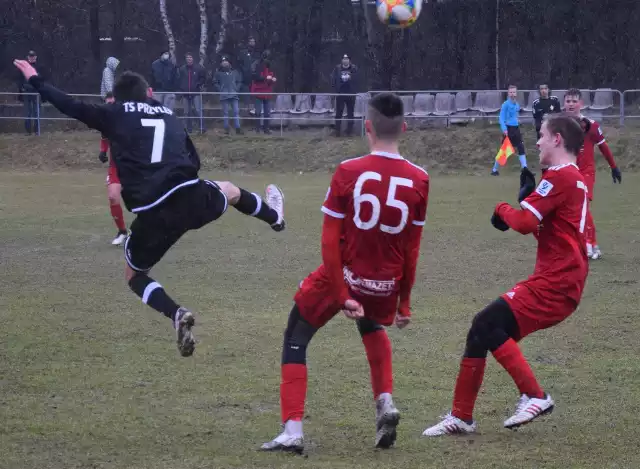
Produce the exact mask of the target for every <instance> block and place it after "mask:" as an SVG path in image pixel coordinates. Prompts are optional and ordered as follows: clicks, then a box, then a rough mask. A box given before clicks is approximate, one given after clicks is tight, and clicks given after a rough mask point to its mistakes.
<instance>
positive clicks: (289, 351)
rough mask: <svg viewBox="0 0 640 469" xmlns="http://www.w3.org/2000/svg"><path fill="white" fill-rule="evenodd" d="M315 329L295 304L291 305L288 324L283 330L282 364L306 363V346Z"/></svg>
mask: <svg viewBox="0 0 640 469" xmlns="http://www.w3.org/2000/svg"><path fill="white" fill-rule="evenodd" d="M316 331H317V329H316V328H315V327H313V326H312V325H311V324H309V323H308V322H307V321H305V320H304V319H303V318H302V317H301V316H300V311H299V310H298V307H297V306H294V307H293V310H292V311H291V314H290V315H289V324H288V325H287V328H286V330H285V331H284V344H283V347H282V364H283V365H285V364H288V363H296V364H301V365H304V364H306V363H307V346H308V345H309V342H311V339H312V338H313V336H314V334H315V333H316Z"/></svg>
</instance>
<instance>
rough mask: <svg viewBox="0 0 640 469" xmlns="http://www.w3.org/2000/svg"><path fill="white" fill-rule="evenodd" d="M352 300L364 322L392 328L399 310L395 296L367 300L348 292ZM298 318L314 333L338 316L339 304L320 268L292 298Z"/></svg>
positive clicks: (325, 275)
mask: <svg viewBox="0 0 640 469" xmlns="http://www.w3.org/2000/svg"><path fill="white" fill-rule="evenodd" d="M349 293H350V295H351V297H352V298H353V299H354V300H356V301H357V302H359V303H360V304H361V305H362V307H363V308H364V315H365V317H366V318H368V319H371V320H372V321H375V322H377V323H378V324H381V325H383V326H391V325H392V324H393V322H394V320H395V317H396V312H397V310H398V294H397V293H392V294H391V295H390V296H369V295H363V294H360V293H357V292H354V291H352V290H349ZM294 301H295V303H296V305H297V306H298V309H299V310H300V315H301V316H302V317H303V318H304V319H305V321H307V322H308V323H309V324H311V325H312V326H313V327H315V328H316V329H319V328H321V327H322V326H324V325H325V324H326V323H328V322H329V321H330V320H331V318H333V317H334V316H335V315H336V314H338V313H339V312H340V303H339V302H338V300H337V299H336V298H335V297H333V296H332V294H331V283H330V281H329V277H328V276H327V273H326V269H325V268H324V265H321V266H320V267H318V269H316V270H315V271H314V272H312V273H311V274H310V275H309V276H308V277H307V278H305V279H304V280H303V281H302V282H301V283H300V288H299V289H298V291H297V292H296V295H295V296H294Z"/></svg>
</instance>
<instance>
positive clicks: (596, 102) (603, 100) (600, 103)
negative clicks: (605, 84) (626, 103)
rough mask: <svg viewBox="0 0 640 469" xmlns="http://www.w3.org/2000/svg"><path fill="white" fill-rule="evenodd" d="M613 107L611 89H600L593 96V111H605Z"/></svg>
mask: <svg viewBox="0 0 640 469" xmlns="http://www.w3.org/2000/svg"><path fill="white" fill-rule="evenodd" d="M612 107H613V90H612V89H610V88H598V89H597V90H596V92H595V94H594V96H593V103H592V104H591V109H593V110H595V111H604V110H606V109H610V108H612Z"/></svg>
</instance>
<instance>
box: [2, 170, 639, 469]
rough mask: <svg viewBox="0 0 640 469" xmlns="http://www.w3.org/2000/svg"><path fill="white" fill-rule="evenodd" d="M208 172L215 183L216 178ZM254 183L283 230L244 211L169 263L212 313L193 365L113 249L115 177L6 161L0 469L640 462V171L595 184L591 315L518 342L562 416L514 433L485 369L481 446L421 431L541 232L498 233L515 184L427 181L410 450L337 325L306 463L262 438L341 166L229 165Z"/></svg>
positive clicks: (507, 391)
mask: <svg viewBox="0 0 640 469" xmlns="http://www.w3.org/2000/svg"><path fill="white" fill-rule="evenodd" d="M209 176H212V175H209ZM215 177H216V178H218V179H221V178H223V177H229V178H232V179H233V180H235V181H237V182H238V183H240V184H241V185H243V186H246V187H247V188H250V189H260V188H261V187H264V185H265V184H266V183H267V182H270V180H271V179H274V180H275V182H278V183H280V184H281V185H282V187H283V188H284V190H285V191H286V194H287V204H288V205H287V211H288V230H287V231H286V232H284V233H281V234H278V233H273V232H272V231H271V230H269V229H268V228H267V229H265V227H264V226H263V225H261V224H260V223H259V222H257V221H256V220H253V219H249V218H247V217H243V216H241V215H240V214H239V213H236V212H235V211H233V210H231V211H230V212H229V213H228V214H226V215H225V216H224V217H223V218H222V219H221V220H219V221H218V222H215V223H214V224H212V225H210V226H208V227H206V228H204V229H202V230H200V231H198V232H193V233H190V234H188V235H187V236H186V237H185V238H184V239H183V240H181V241H180V243H179V244H178V245H177V246H176V247H175V248H174V249H173V250H171V251H170V253H169V254H168V255H167V256H166V258H165V259H164V260H163V261H162V262H161V263H160V264H159V265H158V267H157V268H156V269H155V270H154V273H153V276H154V278H156V280H158V281H159V282H160V283H162V284H163V285H164V286H165V287H166V288H167V290H168V291H169V292H170V293H171V294H173V295H174V296H175V297H176V299H178V300H179V301H180V302H181V303H183V304H184V305H185V306H188V307H190V308H192V309H193V310H194V311H196V312H197V313H199V315H198V327H197V337H198V339H199V341H200V343H199V345H198V348H197V350H196V353H195V355H194V357H192V358H190V359H183V358H181V357H179V355H178V352H177V350H176V349H175V346H174V338H173V333H172V330H171V326H170V324H169V322H168V321H167V320H166V319H165V318H163V317H161V316H160V315H159V314H157V313H155V312H154V311H153V310H151V309H150V308H148V307H146V306H144V305H143V304H142V303H141V302H140V301H139V299H137V298H136V297H135V296H134V295H133V294H132V293H130V291H129V290H128V288H127V287H126V284H125V282H124V280H123V256H122V252H121V250H120V249H117V248H112V246H110V244H109V242H110V240H111V237H112V236H113V235H114V234H115V230H114V228H113V226H112V222H111V220H110V218H109V216H108V208H107V202H106V191H105V189H104V182H103V181H104V174H103V172H102V171H100V172H96V171H93V172H90V171H87V172H81V171H77V170H75V171H70V172H58V173H53V174H48V173H47V174H45V173H42V172H38V173H28V172H19V171H17V170H12V171H9V172H4V173H2V174H0V218H1V219H2V224H1V225H0V246H1V248H0V265H1V266H2V275H0V323H1V324H2V327H0V344H1V345H0V422H1V425H0V455H2V457H1V458H0V467H2V468H7V469H8V468H11V469H22V468H24V469H31V468H36V467H37V468H55V469H63V468H64V469H69V468H136V469H146V468H148V469H164V468H166V469H187V468H227V467H237V468H276V467H277V468H326V469H329V468H331V469H338V468H372V467H378V468H394V469H395V468H398V467H401V468H403V469H410V468H432V467H433V468H439V467H450V468H479V469H483V468H536V469H538V468H553V469H558V468H562V469H565V468H598V469H599V468H604V467H606V468H636V467H639V466H640V456H639V455H638V452H637V450H636V449H635V445H636V444H637V441H638V439H637V434H636V433H637V432H636V431H635V429H636V426H637V417H638V415H639V414H640V400H639V399H638V396H640V379H639V378H640V372H639V371H638V366H637V356H638V354H639V352H640V340H639V339H640V328H639V327H638V326H639V321H638V319H637V317H638V304H637V298H638V292H639V288H638V279H639V274H640V249H639V246H640V245H639V244H638V243H639V235H638V233H640V219H639V218H638V215H639V213H638V212H639V210H638V205H637V200H638V199H639V197H640V175H636V174H627V175H625V180H624V185H622V186H621V187H620V186H613V185H612V184H611V182H610V178H609V177H608V175H607V174H606V173H602V174H600V176H599V181H598V187H597V198H596V203H595V219H596V222H597V226H598V228H599V231H598V233H599V238H600V244H601V246H602V248H603V251H604V253H605V257H604V258H603V259H602V260H601V261H599V262H597V263H593V264H592V270H591V273H590V275H589V279H588V286H587V290H586V292H585V296H584V299H583V302H582V304H581V306H580V309H579V310H578V311H577V312H576V313H575V314H574V315H573V316H572V317H571V318H570V319H569V320H567V321H566V322H565V323H564V324H562V325H560V326H558V327H556V328H553V329H551V330H548V331H544V332H540V333H538V334H535V335H533V336H532V337H530V338H527V339H526V340H525V341H524V344H523V348H524V352H525V354H526V356H527V357H529V359H530V360H531V363H532V366H533V367H534V370H535V372H536V374H537V376H538V377H539V379H540V380H541V382H542V383H543V385H544V387H545V388H546V389H547V390H549V391H550V392H551V393H552V394H553V396H554V398H555V399H556V402H557V410H556V412H554V413H553V414H552V415H551V416H549V417H546V418H544V419H541V421H539V422H536V423H535V424H532V425H530V426H528V427H524V428H523V429H521V430H520V431H518V432H510V431H507V430H504V429H503V428H502V421H503V419H504V417H505V416H506V415H507V414H508V412H509V411H510V410H511V409H512V406H513V405H514V404H515V400H516V398H517V395H516V391H515V389H514V386H513V384H512V382H511V381H510V379H509V377H508V376H507V375H506V373H505V372H504V371H502V370H501V369H499V368H498V367H497V366H496V364H495V363H494V362H493V361H492V360H490V364H489V366H488V373H487V377H486V380H485V383H484V386H483V390H482V392H481V395H480V398H479V402H478V407H477V414H476V416H477V419H478V420H479V425H480V427H479V429H480V433H479V434H478V435H475V436H473V437H470V438H447V439H436V440H425V439H422V438H421V437H420V435H421V432H422V430H423V429H424V428H425V427H426V426H427V425H430V424H432V423H434V422H436V421H437V418H438V416H439V415H440V414H442V413H444V412H445V411H447V410H448V409H449V406H450V401H451V395H452V388H453V384H454V379H455V373H456V371H457V367H458V362H459V355H460V353H461V350H462V348H463V342H464V337H465V335H466V331H467V327H468V325H469V322H470V320H471V318H472V316H473V314H474V313H475V312H477V311H478V310H479V309H481V308H482V307H484V305H485V304H486V303H487V302H489V301H490V300H492V299H493V298H495V297H496V296H497V295H499V294H500V293H502V292H504V291H505V290H506V289H508V288H510V287H511V286H512V285H513V284H514V282H515V281H516V280H519V279H522V278H523V277H525V276H526V275H527V274H529V273H530V272H531V269H532V267H533V261H534V256H535V251H534V243H535V242H534V240H533V238H532V237H523V236H521V235H518V234H516V233H514V232H508V233H501V232H498V231H496V230H495V229H493V228H492V227H491V226H490V224H489V216H490V213H491V210H492V208H493V206H494V205H495V203H496V202H497V201H499V200H501V199H506V200H508V201H511V202H513V200H514V198H515V194H516V192H517V191H516V178H515V177H501V178H497V179H496V178H489V177H488V176H484V175H483V176H477V177H473V176H438V175H434V176H432V190H431V191H432V192H431V198H430V206H429V223H428V226H427V227H426V232H425V236H424V241H423V248H422V258H421V261H420V265H419V273H418V276H417V284H416V287H415V291H414V303H415V304H414V322H413V323H412V324H411V326H410V327H409V328H408V329H405V330H403V331H398V330H396V329H390V336H391V338H392V342H393V344H394V374H395V387H396V390H395V393H394V395H395V399H396V401H397V404H398V406H399V408H400V410H401V411H402V413H403V420H402V422H401V425H400V427H399V439H398V443H397V447H396V448H395V449H393V450H390V451H386V452H380V451H375V450H374V449H372V446H373V437H374V426H373V423H374V422H373V420H374V408H373V403H372V399H371V392H370V387H369V377H368V365H367V361H366V359H365V355H364V350H363V347H362V344H361V343H360V341H359V337H358V334H357V332H356V330H355V327H354V325H353V324H352V323H351V322H349V321H348V320H347V319H345V318H342V317H338V318H336V319H335V320H334V321H333V322H331V323H330V324H329V325H328V326H327V327H326V328H325V329H324V330H322V331H321V333H319V334H318V335H317V336H316V338H315V339H314V341H313V343H312V345H311V346H310V349H309V375H310V380H309V393H308V407H307V412H308V418H307V419H306V420H305V431H306V437H307V441H308V444H307V446H308V458H306V459H303V458H300V457H294V456H289V455H279V454H262V453H258V452H256V451H255V448H256V447H257V446H258V445H259V444H260V443H262V442H263V441H267V440H268V439H270V438H272V437H273V436H275V435H276V434H277V432H278V431H279V426H278V424H279V404H278V385H279V359H280V347H281V340H282V332H283V329H284V326H285V322H286V318H287V314H288V312H289V309H290V307H291V304H292V303H291V302H292V295H293V294H294V292H295V289H296V285H297V284H298V282H299V281H300V280H301V279H302V278H303V277H304V276H305V275H306V274H307V273H308V272H310V271H311V270H313V269H314V268H315V267H316V266H317V265H318V262H319V260H320V254H319V234H320V227H321V220H322V219H321V213H320V212H319V210H318V208H319V205H320V203H321V201H322V199H323V196H324V194H325V191H326V186H327V184H328V181H329V175H328V174H316V173H313V174H304V175H273V176H265V175H260V174H258V173H256V174H255V175H253V176H248V175H240V174H231V175H222V174H220V173H216V174H215Z"/></svg>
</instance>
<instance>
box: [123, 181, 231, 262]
mask: <svg viewBox="0 0 640 469" xmlns="http://www.w3.org/2000/svg"><path fill="white" fill-rule="evenodd" d="M226 210H227V197H226V196H225V195H224V193H223V192H222V191H221V190H220V188H219V187H218V185H217V184H216V183H215V182H213V181H206V180H202V181H200V182H198V183H197V184H193V185H191V186H186V187H183V188H181V189H179V190H177V191H176V192H174V193H173V194H171V195H170V196H169V198H168V199H167V200H165V201H164V202H162V203H161V204H160V205H158V206H156V207H153V208H150V209H149V210H145V211H143V212H139V213H138V216H137V217H136V219H135V220H133V223H132V224H131V235H130V236H129V237H128V238H127V240H126V241H125V243H124V255H125V259H126V260H127V264H129V267H131V268H132V269H133V270H135V271H137V272H148V271H149V270H151V268H152V267H153V266H154V265H156V264H157V263H158V262H159V261H160V259H162V257H163V256H164V255H165V254H166V253H167V251H168V250H169V249H170V248H171V246H173V245H174V244H175V243H176V242H177V241H178V240H179V239H180V238H181V237H182V235H183V234H185V233H186V232H187V231H191V230H197V229H199V228H202V227H203V226H205V225H206V224H208V223H210V222H212V221H214V220H217V219H218V218H220V217H221V216H222V214H223V213H224V212H225V211H226Z"/></svg>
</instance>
